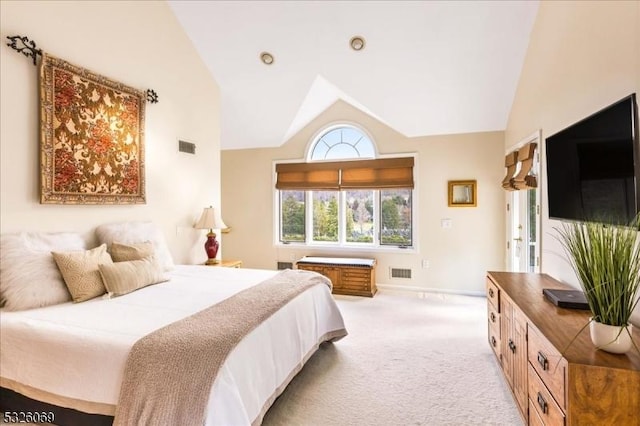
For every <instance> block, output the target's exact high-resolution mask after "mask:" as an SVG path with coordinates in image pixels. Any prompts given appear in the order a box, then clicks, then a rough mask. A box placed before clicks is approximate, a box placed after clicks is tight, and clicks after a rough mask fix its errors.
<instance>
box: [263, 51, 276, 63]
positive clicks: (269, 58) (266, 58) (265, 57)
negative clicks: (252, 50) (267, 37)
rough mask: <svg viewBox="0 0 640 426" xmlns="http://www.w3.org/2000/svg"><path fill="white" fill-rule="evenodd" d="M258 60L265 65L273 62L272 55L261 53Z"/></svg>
mask: <svg viewBox="0 0 640 426" xmlns="http://www.w3.org/2000/svg"><path fill="white" fill-rule="evenodd" d="M260 60H261V61H262V62H263V63H264V64H265V65H271V64H272V63H273V61H274V59H273V55H272V54H271V53H269V52H262V53H261V54H260Z"/></svg>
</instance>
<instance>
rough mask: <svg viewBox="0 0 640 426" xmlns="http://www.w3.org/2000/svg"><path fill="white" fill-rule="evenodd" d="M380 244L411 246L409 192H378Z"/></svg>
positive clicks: (405, 190) (401, 190)
mask: <svg viewBox="0 0 640 426" xmlns="http://www.w3.org/2000/svg"><path fill="white" fill-rule="evenodd" d="M380 204H381V206H380V212H381V214H380V216H381V220H380V244H383V245H402V246H405V245H407V246H410V245H412V232H411V214H412V204H411V190H410V189H391V190H383V191H380Z"/></svg>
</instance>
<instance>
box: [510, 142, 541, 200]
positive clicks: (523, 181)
mask: <svg viewBox="0 0 640 426" xmlns="http://www.w3.org/2000/svg"><path fill="white" fill-rule="evenodd" d="M536 146H537V144H536V143H534V142H531V143H528V144H526V145H525V146H523V147H522V148H520V151H518V161H520V171H519V172H518V174H517V175H516V176H515V177H514V178H513V185H514V186H515V187H516V189H532V188H536V187H537V186H538V179H537V178H536V177H535V176H532V175H530V174H529V173H531V168H532V167H533V161H534V159H535V152H536Z"/></svg>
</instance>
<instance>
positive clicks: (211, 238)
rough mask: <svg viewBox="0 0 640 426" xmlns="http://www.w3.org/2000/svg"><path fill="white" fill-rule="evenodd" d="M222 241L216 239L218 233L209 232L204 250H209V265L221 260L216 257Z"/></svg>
mask: <svg viewBox="0 0 640 426" xmlns="http://www.w3.org/2000/svg"><path fill="white" fill-rule="evenodd" d="M219 247H220V243H219V242H218V240H216V234H215V232H213V231H209V233H208V234H207V241H206V242H205V243H204V250H205V251H206V252H207V257H208V259H207V263H206V264H207V265H215V264H217V263H219V262H220V261H219V260H218V259H216V255H217V254H218V248H219Z"/></svg>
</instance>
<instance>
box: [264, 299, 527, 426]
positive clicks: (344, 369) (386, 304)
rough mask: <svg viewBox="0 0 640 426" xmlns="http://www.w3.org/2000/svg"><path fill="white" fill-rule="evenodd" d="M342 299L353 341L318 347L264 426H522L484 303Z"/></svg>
mask: <svg viewBox="0 0 640 426" xmlns="http://www.w3.org/2000/svg"><path fill="white" fill-rule="evenodd" d="M336 299H337V300H338V305H339V306H340V309H341V311H342V313H343V316H344V319H345V322H346V325H347V330H348V331H349V335H348V336H347V337H345V338H344V339H342V340H341V341H339V342H336V343H334V344H324V345H322V346H321V348H320V349H319V350H318V352H317V353H316V354H315V355H314V356H313V357H312V358H311V359H310V360H309V362H308V363H307V365H306V366H305V367H304V369H303V370H302V371H301V372H300V373H299V374H298V376H296V378H294V380H293V381H292V382H291V383H290V384H289V386H288V387H287V388H286V390H285V391H284V393H283V394H282V395H281V396H280V397H279V398H278V399H277V400H276V402H275V403H274V405H273V406H272V407H271V409H270V410H269V411H268V413H267V415H266V416H265V418H264V422H263V425H265V426H276V425H301V426H303V425H308V426H315V425H317V426H321V425H322V426H331V425H345V426H346V425H363V426H364V425H367V426H371V425H380V426H392V425H403V426H404V425H429V426H436V425H522V420H521V418H520V416H519V415H518V412H517V409H516V407H515V402H514V401H513V399H512V396H511V394H510V392H509V390H508V388H507V385H506V382H505V381H504V379H503V378H502V376H501V372H500V369H499V366H498V364H497V362H496V359H495V357H494V355H493V353H492V352H491V349H490V348H489V344H488V343H487V338H486V333H487V331H486V327H487V325H486V324H487V320H486V315H487V313H486V312H487V311H486V300H485V299H484V298H481V297H468V296H445V295H436V294H428V295H426V296H425V298H417V297H415V296H413V297H411V296H405V295H394V294H389V293H384V292H381V293H378V294H377V295H376V297H374V298H373V299H370V298H361V297H350V296H336Z"/></svg>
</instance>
